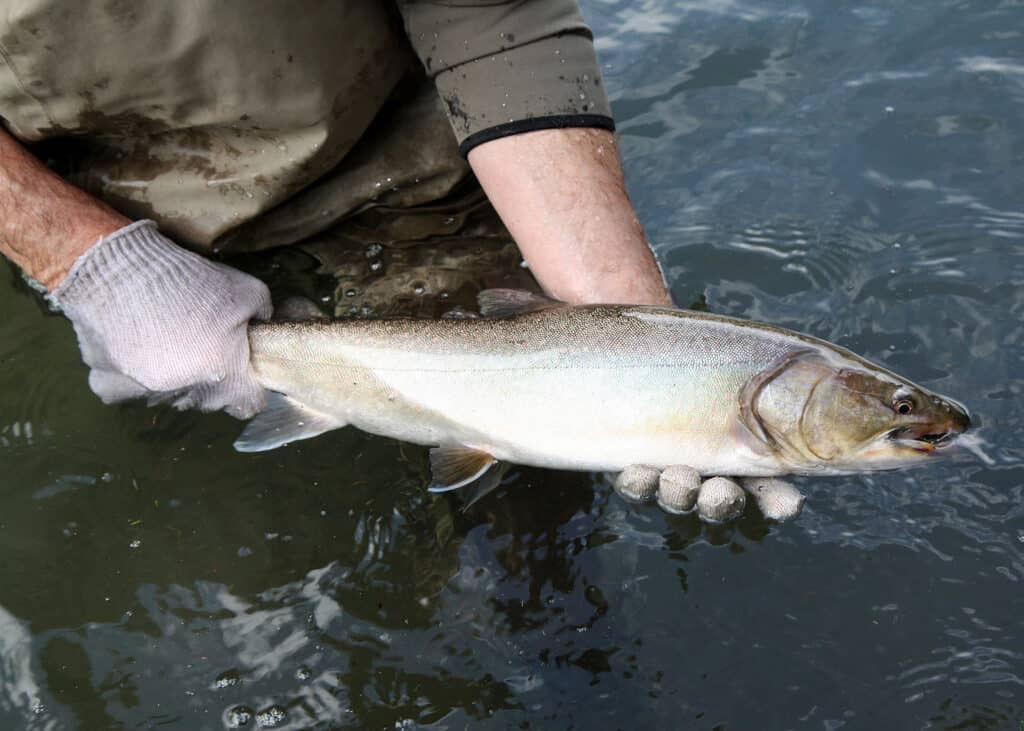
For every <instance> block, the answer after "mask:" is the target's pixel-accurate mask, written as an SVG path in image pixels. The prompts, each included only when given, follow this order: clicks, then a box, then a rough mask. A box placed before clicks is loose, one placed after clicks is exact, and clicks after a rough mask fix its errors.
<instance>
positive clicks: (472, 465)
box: [430, 447, 498, 492]
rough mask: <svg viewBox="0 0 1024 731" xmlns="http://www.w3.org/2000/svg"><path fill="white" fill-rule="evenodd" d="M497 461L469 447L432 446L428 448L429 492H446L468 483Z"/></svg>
mask: <svg viewBox="0 0 1024 731" xmlns="http://www.w3.org/2000/svg"><path fill="white" fill-rule="evenodd" d="M497 461H498V460H496V459H495V458H494V457H492V456H491V455H489V454H487V452H482V451H480V450H479V449H473V448H471V447H434V448H433V449H431V450H430V472H431V474H432V475H433V482H432V483H431V485H430V492H447V491H448V490H454V489H455V488H457V487H462V486H463V485H468V484H469V483H471V482H473V481H474V480H476V479H477V478H479V477H480V476H481V475H483V473H484V472H486V471H487V469H488V468H489V467H490V466H491V465H492V464H494V463H495V462H497Z"/></svg>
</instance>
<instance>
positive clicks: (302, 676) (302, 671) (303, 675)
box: [295, 665, 313, 680]
mask: <svg viewBox="0 0 1024 731" xmlns="http://www.w3.org/2000/svg"><path fill="white" fill-rule="evenodd" d="M295 677H296V679H298V680H309V679H310V678H311V677H313V672H312V671H311V670H310V669H309V668H307V667H306V666H305V665H301V666H299V669H298V670H296V671H295Z"/></svg>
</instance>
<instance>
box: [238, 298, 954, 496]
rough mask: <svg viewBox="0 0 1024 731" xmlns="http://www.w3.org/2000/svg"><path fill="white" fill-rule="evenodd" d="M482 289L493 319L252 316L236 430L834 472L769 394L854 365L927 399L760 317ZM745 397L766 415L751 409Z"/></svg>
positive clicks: (269, 443)
mask: <svg viewBox="0 0 1024 731" xmlns="http://www.w3.org/2000/svg"><path fill="white" fill-rule="evenodd" d="M489 296H490V297H491V298H492V299H493V300H495V301H496V302H497V303H498V305H500V306H499V307H497V308H496V309H498V310H499V312H500V313H501V314H502V316H501V317H492V318H486V317H485V318H481V319H470V320H413V319H388V320H357V321H333V322H324V321H315V322H305V323H274V322H270V323H257V324H253V325H252V326H251V327H250V345H251V350H252V363H253V368H254V370H255V373H256V377H257V380H258V381H259V382H260V383H261V384H262V385H263V386H264V387H265V388H267V389H268V390H270V391H271V392H274V393H275V394H277V396H275V397H274V399H273V400H272V402H271V407H270V408H269V409H268V410H267V412H265V413H264V414H261V415H259V416H258V417H257V418H256V419H255V420H254V421H253V422H252V424H251V425H250V427H249V428H248V429H247V430H246V433H245V434H243V436H242V438H241V439H240V440H239V444H236V446H238V447H239V448H240V449H242V450H243V451H258V450H260V449H267V448H272V447H275V446H279V445H281V444H284V443H287V442H288V441H292V440H294V439H299V438H307V437H310V436H315V435H316V434H319V433H322V432H324V431H327V430H329V429H333V428H339V427H341V426H345V425H352V426H355V427H357V428H360V429H363V430H365V431H368V432H371V433H374V434H379V435H383V436H388V437H393V438H396V439H400V440H403V441H407V442H413V443H417V444H423V445H429V446H435V447H437V446H439V447H442V448H443V449H444V450H447V451H445V452H444V454H446V455H447V456H448V457H450V459H449V460H448V462H449V463H451V464H455V463H457V464H458V465H459V467H458V469H454V468H453V469H452V470H449V471H450V472H451V474H450V475H448V478H447V479H448V480H449V482H450V481H451V480H455V479H456V478H458V479H459V480H463V481H465V480H467V479H469V478H470V477H472V476H473V475H474V474H475V473H476V472H477V471H481V470H484V469H486V465H489V464H491V463H493V461H494V460H505V461H510V462H515V463H520V464H529V465H535V466H540V467H550V468H557V469H574V470H613V471H617V470H621V469H622V468H624V467H625V466H627V465H629V464H637V463H639V464H648V465H652V466H656V467H666V466H668V465H672V464H685V465H689V466H691V467H694V468H695V469H697V470H698V471H700V472H701V473H702V474H707V475H733V476H773V475H781V474H789V473H792V472H816V473H828V472H848V471H851V469H850V467H849V465H846V464H844V463H840V462H837V461H835V460H830V461H829V462H828V463H823V462H822V461H821V460H819V459H817V458H816V456H815V455H816V452H815V451H814V445H811V446H807V447H806V448H805V446H804V445H803V442H802V441H801V440H802V439H804V437H806V436H807V435H806V434H803V433H800V434H796V435H795V436H794V434H793V433H790V432H792V430H793V429H794V428H797V427H796V425H795V423H796V420H797V417H795V416H793V415H792V414H793V413H798V414H802V413H803V409H804V405H803V404H797V408H795V409H792V408H790V409H780V408H779V404H778V399H779V398H780V397H782V398H786V399H789V400H792V399H800V398H802V397H803V394H805V393H806V398H807V399H808V400H809V399H810V398H811V396H812V395H813V394H814V393H815V389H816V388H817V384H818V382H819V381H821V379H823V378H825V376H826V375H828V374H836V373H849V372H858V373H867V374H869V375H870V377H871V378H873V379H875V381H877V382H878V383H879V384H881V385H880V387H881V388H887V389H890V390H891V389H893V388H895V387H896V386H901V385H902V386H906V387H911V388H913V389H915V391H916V392H920V393H921V394H922V398H924V396H925V395H927V397H928V398H933V395H932V394H928V393H927V392H926V391H925V390H924V389H921V388H920V387H919V386H914V385H913V384H910V382H909V381H906V380H905V379H902V378H900V377H899V376H896V375H895V374H892V373H890V372H889V371H886V370H885V369H882V368H880V367H878V366H875V365H873V364H870V363H869V362H867V361H865V360H863V359H861V358H859V357H858V356H855V355H854V354H852V353H849V352H848V351H845V350H843V349H842V348H839V347H838V346H835V345H832V344H829V343H826V342H824V341H821V340H818V339H816V338H812V337H809V336H806V335H800V334H798V333H791V332H789V331H786V330H783V329H781V328H776V327H773V326H770V325H763V324H759V323H750V322H746V321H742V320H737V319H733V318H727V317H721V316H717V315H708V314H706V313H698V312H689V311H685V310H675V309H669V308H657V307H641V306H609V305H593V306H577V307H570V306H566V305H559V304H556V303H552V302H551V301H548V300H544V299H542V298H538V297H536V296H529V295H525V294H523V293H504V294H503V293H502V292H501V291H497V292H495V291H491V293H490V295H489ZM506 299H511V300H512V301H511V302H508V301H506ZM484 309H485V310H487V309H488V307H485V308H484ZM491 309H495V308H493V307H492V308H491ZM791 362H792V363H798V365H791ZM780 364H781V365H780ZM776 369H778V370H779V373H782V374H784V377H778V375H777V374H776V373H775V370H776ZM766 374H767V375H766ZM808 379H811V380H813V383H811V382H810V380H808ZM762 381H763V383H762ZM805 381H806V382H805ZM752 384H756V386H757V387H756V388H754V386H752ZM862 387H863V386H862V385H859V386H858V388H862ZM819 396H820V395H819ZM935 398H937V397H935ZM745 399H746V400H747V401H746V402H745ZM940 401H941V400H940ZM937 403H938V402H937ZM941 403H945V402H941ZM745 404H746V405H745ZM815 404H816V408H817V406H818V404H817V402H815ZM758 405H763V406H765V407H766V409H768V410H770V414H771V415H772V417H773V418H776V417H777V418H776V422H772V423H765V422H764V420H763V419H761V417H760V415H759V413H758V408H757V407H758ZM293 412H295V413H293ZM818 412H821V413H833V412H828V411H827V410H823V409H821V408H818V409H817V411H816V412H815V413H818ZM297 414H299V415H297ZM300 416H301V418H300ZM892 416H893V417H897V416H898V415H897V414H895V413H893V415H892ZM300 421H301V426H300V425H299V422H300ZM876 421H877V419H876ZM891 421H892V426H893V428H895V425H896V422H897V421H898V419H895V418H894V419H892V420H891ZM289 423H293V424H295V425H296V426H294V427H291V428H290V427H289ZM872 423H874V422H872ZM841 426H842V425H838V424H837V425H826V427H827V428H839V427H841ZM799 428H801V429H802V428H804V427H803V425H799ZM844 428H845V427H844ZM784 430H789V431H784ZM812 436H813V435H812ZM812 441H813V439H812ZM819 441H820V439H819ZM860 441H863V440H860ZM819 451H821V450H820V449H819ZM833 451H834V450H833ZM832 453H833V452H832V451H830V454H832ZM442 456H444V455H442ZM801 460H802V461H801ZM435 462H436V464H435V465H434V466H435V471H437V470H439V469H440V470H445V469H446V467H445V465H446V464H447V463H446V462H445V460H444V459H438V460H435ZM863 468H864V469H871V468H872V467H871V465H867V464H866V465H865V466H864V467H863Z"/></svg>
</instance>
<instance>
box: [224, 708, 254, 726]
mask: <svg viewBox="0 0 1024 731" xmlns="http://www.w3.org/2000/svg"><path fill="white" fill-rule="evenodd" d="M252 715H253V712H252V709H251V708H249V707H247V706H235V707H234V708H231V709H229V710H228V712H227V713H225V714H224V725H225V726H227V727H228V728H242V727H243V726H248V725H249V721H251V720H252Z"/></svg>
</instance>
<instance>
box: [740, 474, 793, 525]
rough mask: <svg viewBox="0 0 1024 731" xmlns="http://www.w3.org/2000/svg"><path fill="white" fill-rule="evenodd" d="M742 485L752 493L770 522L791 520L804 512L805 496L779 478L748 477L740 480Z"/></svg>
mask: <svg viewBox="0 0 1024 731" xmlns="http://www.w3.org/2000/svg"><path fill="white" fill-rule="evenodd" d="M740 485H741V486H742V487H743V489H744V490H746V491H747V492H748V493H750V496H751V497H752V498H754V502H756V503H757V507H758V509H759V510H760V511H761V513H762V515H764V517H766V518H768V519H769V520H778V521H784V520H789V519H791V518H795V517H796V516H798V515H800V511H801V510H803V507H804V496H803V495H802V494H801V493H800V491H799V490H797V489H796V488H795V487H793V486H792V485H791V484H789V483H788V482H785V481H784V480H780V479H778V478H777V477H747V478H745V479H742V480H740Z"/></svg>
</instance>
